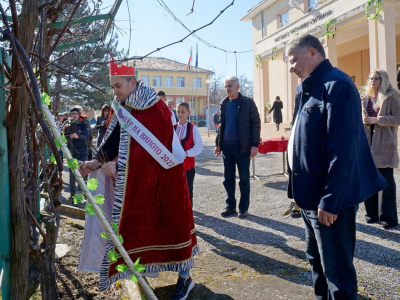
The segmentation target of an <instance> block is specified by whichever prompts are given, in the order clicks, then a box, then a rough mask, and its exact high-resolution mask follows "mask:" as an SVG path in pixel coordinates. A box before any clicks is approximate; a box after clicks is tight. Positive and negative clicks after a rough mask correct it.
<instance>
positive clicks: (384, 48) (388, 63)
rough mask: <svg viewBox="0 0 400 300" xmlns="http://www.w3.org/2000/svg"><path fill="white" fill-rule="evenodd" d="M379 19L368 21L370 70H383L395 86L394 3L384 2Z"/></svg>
mask: <svg viewBox="0 0 400 300" xmlns="http://www.w3.org/2000/svg"><path fill="white" fill-rule="evenodd" d="M382 6H383V11H382V12H381V17H379V18H378V19H375V20H369V21H368V30H369V47H370V69H371V70H373V69H383V70H385V71H386V72H387V73H388V74H389V78H390V82H391V83H392V85H393V86H396V20H395V10H396V3H395V2H394V1H384V2H383V3H382Z"/></svg>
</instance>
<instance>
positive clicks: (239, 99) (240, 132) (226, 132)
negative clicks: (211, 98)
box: [214, 76, 261, 219]
mask: <svg viewBox="0 0 400 300" xmlns="http://www.w3.org/2000/svg"><path fill="white" fill-rule="evenodd" d="M225 91H226V94H227V97H226V98H225V99H224V100H222V101H221V105H220V109H219V110H220V111H221V125H220V127H219V132H218V134H217V137H216V140H215V149H214V154H215V155H219V154H221V152H222V153H223V155H222V156H223V159H224V187H225V190H226V194H227V197H226V206H225V209H224V210H223V211H222V212H221V216H223V217H228V216H231V215H235V214H236V213H237V211H236V198H235V187H236V182H235V181H236V179H235V177H236V166H237V167H238V170H239V178H240V181H239V187H240V202H239V214H238V218H241V219H242V218H246V217H247V214H248V212H247V210H248V209H249V205H250V169H249V168H250V158H253V157H255V156H256V155H257V153H258V144H259V143H260V130H261V121H260V115H259V113H258V110H257V106H256V105H255V103H254V101H253V100H252V99H250V98H248V97H245V96H243V95H242V94H240V93H239V79H238V78H237V77H234V76H231V77H228V78H226V79H225Z"/></svg>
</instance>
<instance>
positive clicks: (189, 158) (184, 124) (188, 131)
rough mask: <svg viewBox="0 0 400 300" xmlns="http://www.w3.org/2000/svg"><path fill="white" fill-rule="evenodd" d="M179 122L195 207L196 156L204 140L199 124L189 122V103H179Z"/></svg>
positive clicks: (185, 163)
mask: <svg viewBox="0 0 400 300" xmlns="http://www.w3.org/2000/svg"><path fill="white" fill-rule="evenodd" d="M177 108H178V118H179V123H177V124H175V125H174V129H175V131H176V134H177V135H178V138H179V141H180V142H181V145H182V147H183V150H185V153H186V158H185V160H184V161H183V166H184V168H185V171H186V178H187V181H188V186H189V193H190V201H191V202H192V208H193V181H194V176H195V173H196V172H195V170H194V165H195V163H194V157H195V156H197V155H199V154H200V153H201V151H203V140H202V139H201V136H200V133H199V130H198V129H197V126H196V125H194V124H192V123H190V122H188V118H189V115H190V109H189V104H188V103H186V102H182V103H179V104H178V107H177Z"/></svg>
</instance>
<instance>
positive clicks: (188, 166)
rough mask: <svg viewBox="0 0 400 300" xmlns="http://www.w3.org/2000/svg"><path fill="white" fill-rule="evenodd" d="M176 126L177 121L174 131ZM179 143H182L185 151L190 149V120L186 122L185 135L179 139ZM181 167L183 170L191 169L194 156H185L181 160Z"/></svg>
mask: <svg viewBox="0 0 400 300" xmlns="http://www.w3.org/2000/svg"><path fill="white" fill-rule="evenodd" d="M177 126H178V123H177V124H175V125H174V129H175V131H176V127H177ZM181 145H182V148H183V150H185V151H186V150H189V149H192V148H193V146H194V141H193V124H192V123H190V122H188V123H187V128H186V136H185V137H184V138H183V139H182V140H181ZM183 167H184V168H185V171H188V170H191V169H193V168H194V157H186V158H185V160H184V161H183Z"/></svg>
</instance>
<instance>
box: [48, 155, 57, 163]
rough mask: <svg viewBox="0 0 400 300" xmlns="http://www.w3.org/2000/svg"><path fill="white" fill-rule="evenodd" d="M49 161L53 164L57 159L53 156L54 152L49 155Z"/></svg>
mask: <svg viewBox="0 0 400 300" xmlns="http://www.w3.org/2000/svg"><path fill="white" fill-rule="evenodd" d="M50 161H51V162H52V163H53V164H55V163H56V162H57V161H56V158H55V156H54V154H52V155H51V156H50Z"/></svg>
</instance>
